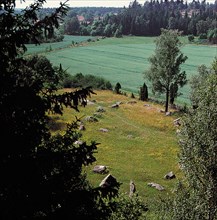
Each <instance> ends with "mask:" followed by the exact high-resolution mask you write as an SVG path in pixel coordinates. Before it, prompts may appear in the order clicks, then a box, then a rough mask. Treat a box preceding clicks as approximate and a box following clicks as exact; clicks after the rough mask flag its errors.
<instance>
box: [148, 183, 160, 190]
mask: <svg viewBox="0 0 217 220" xmlns="http://www.w3.org/2000/svg"><path fill="white" fill-rule="evenodd" d="M148 186H151V187H154V188H155V189H157V190H159V191H163V190H164V187H163V186H161V185H160V184H158V183H148Z"/></svg>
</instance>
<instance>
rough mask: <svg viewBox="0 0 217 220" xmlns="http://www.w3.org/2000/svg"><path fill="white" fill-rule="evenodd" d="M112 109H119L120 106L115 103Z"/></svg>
mask: <svg viewBox="0 0 217 220" xmlns="http://www.w3.org/2000/svg"><path fill="white" fill-rule="evenodd" d="M111 107H112V108H119V105H118V104H117V103H115V104H113V105H112V106H111Z"/></svg>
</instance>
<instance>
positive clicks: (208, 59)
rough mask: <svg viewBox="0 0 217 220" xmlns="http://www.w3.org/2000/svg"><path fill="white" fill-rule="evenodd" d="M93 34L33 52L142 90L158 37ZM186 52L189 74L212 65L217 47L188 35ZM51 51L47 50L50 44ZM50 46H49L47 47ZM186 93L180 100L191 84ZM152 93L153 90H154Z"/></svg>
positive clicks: (31, 49)
mask: <svg viewBox="0 0 217 220" xmlns="http://www.w3.org/2000/svg"><path fill="white" fill-rule="evenodd" d="M89 38H90V37H81V38H80V37H73V36H71V37H70V36H67V37H66V38H65V40H64V42H61V43H54V44H45V45H41V46H40V47H41V48H35V46H33V45H29V46H28V48H29V50H28V51H29V53H33V52H38V53H39V52H43V53H44V54H45V55H46V56H47V57H48V58H49V59H50V60H51V61H52V63H53V64H55V65H59V64H60V63H61V64H62V65H63V67H64V68H65V69H67V70H68V72H69V73H70V74H76V73H80V72H81V73H83V74H93V75H96V76H102V77H104V78H106V79H108V80H109V81H110V82H111V83H112V84H113V85H115V84H116V83H117V82H119V83H120V84H121V86H122V89H123V90H126V91H131V92H133V93H135V94H138V91H139V87H140V86H142V84H143V83H144V81H145V79H144V77H143V72H144V70H146V69H148V67H149V62H148V58H149V57H150V56H151V55H152V54H153V53H154V49H155V43H154V39H155V38H154V37H153V38H152V37H123V38H119V39H117V38H106V39H100V40H99V41H95V42H91V43H87V41H86V40H87V39H89ZM72 40H73V41H74V42H80V41H85V43H84V44H83V45H82V44H81V45H79V46H72V45H71V42H72ZM182 41H183V42H184V43H185V44H184V46H183V47H182V52H183V53H184V54H185V55H186V56H188V60H187V61H186V63H185V64H183V65H182V69H183V70H185V71H186V73H187V75H188V78H190V77H191V76H192V75H194V74H197V68H198V66H199V65H202V64H205V65H206V66H210V64H211V63H212V61H213V59H214V57H215V56H216V55H217V47H214V46H203V45H194V44H187V43H186V42H187V40H186V38H182ZM49 45H51V49H52V50H51V51H50V52H46V53H45V51H46V50H48V49H49V48H50V46H49ZM46 48H47V49H46ZM146 83H147V82H146ZM181 92H182V93H183V95H182V96H180V97H179V98H178V102H179V103H189V98H188V97H189V85H186V86H185V87H183V88H182V89H181ZM150 93H151V92H150Z"/></svg>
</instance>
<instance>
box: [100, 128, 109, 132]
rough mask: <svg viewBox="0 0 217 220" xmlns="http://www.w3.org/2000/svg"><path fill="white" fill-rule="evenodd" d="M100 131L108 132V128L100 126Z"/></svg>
mask: <svg viewBox="0 0 217 220" xmlns="http://www.w3.org/2000/svg"><path fill="white" fill-rule="evenodd" d="M99 130H100V131H101V132H108V129H106V128H100V129H99Z"/></svg>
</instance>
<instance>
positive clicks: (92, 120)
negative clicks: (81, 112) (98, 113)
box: [85, 116, 98, 122]
mask: <svg viewBox="0 0 217 220" xmlns="http://www.w3.org/2000/svg"><path fill="white" fill-rule="evenodd" d="M85 121H88V122H97V121H98V119H97V118H95V117H93V116H87V117H86V118H85Z"/></svg>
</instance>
